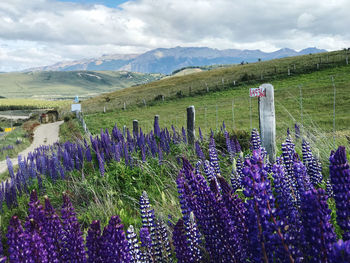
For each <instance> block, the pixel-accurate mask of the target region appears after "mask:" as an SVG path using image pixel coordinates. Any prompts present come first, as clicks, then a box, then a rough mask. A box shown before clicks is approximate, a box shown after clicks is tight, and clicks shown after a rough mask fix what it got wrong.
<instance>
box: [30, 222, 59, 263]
mask: <svg viewBox="0 0 350 263" xmlns="http://www.w3.org/2000/svg"><path fill="white" fill-rule="evenodd" d="M26 225H27V227H26V230H25V232H24V234H25V239H26V241H25V244H26V245H27V249H26V251H25V257H26V261H25V262H35V263H48V262H49V259H48V251H47V246H46V244H45V240H44V239H43V238H42V236H41V233H40V228H39V225H38V223H37V222H36V221H35V220H34V219H30V220H29V222H28V223H27V224H26ZM44 236H45V234H44ZM56 262H57V261H56Z"/></svg>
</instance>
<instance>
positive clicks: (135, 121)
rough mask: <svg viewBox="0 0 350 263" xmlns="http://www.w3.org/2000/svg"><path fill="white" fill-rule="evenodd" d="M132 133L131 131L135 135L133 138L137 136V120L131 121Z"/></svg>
mask: <svg viewBox="0 0 350 263" xmlns="http://www.w3.org/2000/svg"><path fill="white" fill-rule="evenodd" d="M132 131H133V134H135V136H136V137H137V136H138V134H139V122H138V120H133V121H132Z"/></svg>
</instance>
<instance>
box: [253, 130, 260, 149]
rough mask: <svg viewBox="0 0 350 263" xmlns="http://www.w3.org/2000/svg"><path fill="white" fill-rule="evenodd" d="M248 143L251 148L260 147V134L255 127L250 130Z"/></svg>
mask: <svg viewBox="0 0 350 263" xmlns="http://www.w3.org/2000/svg"><path fill="white" fill-rule="evenodd" d="M250 144H251V149H252V150H259V149H260V148H261V141H260V135H259V132H258V131H257V129H253V130H252V135H251V137H250Z"/></svg>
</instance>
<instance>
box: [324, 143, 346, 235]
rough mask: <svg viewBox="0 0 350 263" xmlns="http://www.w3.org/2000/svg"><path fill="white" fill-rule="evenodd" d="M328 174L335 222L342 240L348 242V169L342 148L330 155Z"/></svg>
mask: <svg viewBox="0 0 350 263" xmlns="http://www.w3.org/2000/svg"><path fill="white" fill-rule="evenodd" d="M329 160H330V165H329V173H330V179H331V183H332V188H333V192H334V200H335V204H336V208H337V222H338V225H339V226H340V228H341V229H342V230H343V231H344V233H343V240H344V241H347V240H350V225H349V221H350V205H349V202H350V168H349V163H348V161H347V159H346V151H345V147H344V146H339V148H338V150H337V151H336V152H335V153H334V152H332V153H331V156H330V158H329Z"/></svg>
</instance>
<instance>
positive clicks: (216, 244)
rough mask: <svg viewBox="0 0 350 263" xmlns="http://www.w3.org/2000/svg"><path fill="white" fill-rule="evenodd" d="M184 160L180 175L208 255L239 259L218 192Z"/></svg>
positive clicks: (222, 258) (228, 259) (217, 260)
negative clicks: (212, 189) (184, 181)
mask: <svg viewBox="0 0 350 263" xmlns="http://www.w3.org/2000/svg"><path fill="white" fill-rule="evenodd" d="M183 161H184V166H183V169H182V170H181V171H180V174H182V175H179V176H184V178H186V183H185V184H184V186H185V187H184V189H185V191H187V192H186V201H187V203H188V206H189V207H190V208H191V209H192V211H193V213H194V215H195V217H196V219H197V221H198V225H199V229H200V230H201V232H202V233H203V235H204V238H205V246H206V249H207V251H208V253H209V256H210V257H211V259H212V260H215V262H235V261H238V260H239V259H240V258H241V253H240V251H241V248H240V244H239V241H238V240H237V238H236V230H235V229H234V228H233V226H232V224H231V221H230V216H229V214H228V211H227V209H226V207H225V206H224V205H223V203H222V199H221V197H220V195H217V193H214V192H212V191H211V189H210V188H209V186H208V184H207V182H206V181H205V179H204V177H203V176H202V175H201V174H196V175H193V168H192V166H191V165H190V164H189V162H188V161H187V160H185V159H184V160H183ZM187 180H188V181H187ZM186 189H188V190H186ZM217 198H218V199H217ZM199 205H200V206H199Z"/></svg>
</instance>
